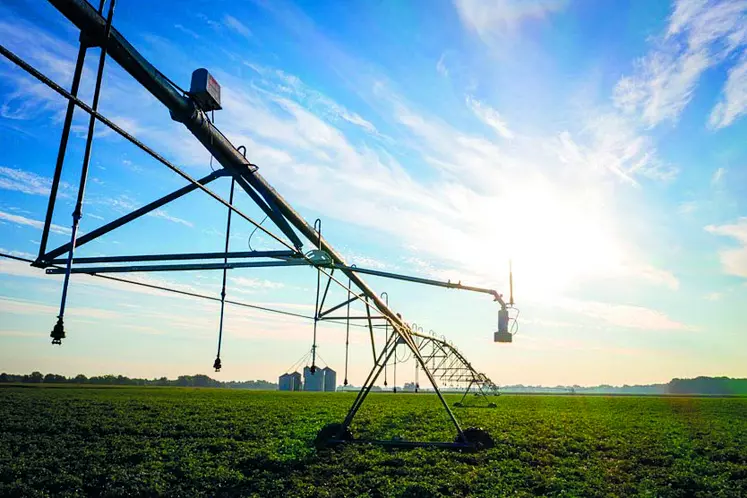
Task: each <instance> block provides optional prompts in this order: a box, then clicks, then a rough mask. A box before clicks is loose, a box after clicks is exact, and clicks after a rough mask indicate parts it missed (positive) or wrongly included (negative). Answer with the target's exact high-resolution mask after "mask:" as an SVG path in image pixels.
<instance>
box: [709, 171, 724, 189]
mask: <svg viewBox="0 0 747 498" xmlns="http://www.w3.org/2000/svg"><path fill="white" fill-rule="evenodd" d="M725 174H726V168H718V169H717V170H716V171H714V172H713V176H712V177H711V185H713V186H716V185H718V184H720V183H721V180H722V179H723V178H724V175H725Z"/></svg>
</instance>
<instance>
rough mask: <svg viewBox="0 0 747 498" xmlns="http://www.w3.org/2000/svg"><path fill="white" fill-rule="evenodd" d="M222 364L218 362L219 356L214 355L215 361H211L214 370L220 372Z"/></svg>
mask: <svg viewBox="0 0 747 498" xmlns="http://www.w3.org/2000/svg"><path fill="white" fill-rule="evenodd" d="M222 366H223V364H222V363H221V362H220V356H216V357H215V362H214V363H213V368H214V369H215V371H216V372H220V369H221V367H222Z"/></svg>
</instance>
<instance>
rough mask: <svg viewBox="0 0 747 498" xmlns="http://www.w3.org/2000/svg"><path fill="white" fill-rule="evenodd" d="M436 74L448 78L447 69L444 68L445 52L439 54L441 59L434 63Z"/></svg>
mask: <svg viewBox="0 0 747 498" xmlns="http://www.w3.org/2000/svg"><path fill="white" fill-rule="evenodd" d="M436 72H437V73H438V74H440V75H441V76H443V77H444V78H448V77H449V68H448V67H446V52H444V53H443V54H441V57H439V58H438V62H436Z"/></svg>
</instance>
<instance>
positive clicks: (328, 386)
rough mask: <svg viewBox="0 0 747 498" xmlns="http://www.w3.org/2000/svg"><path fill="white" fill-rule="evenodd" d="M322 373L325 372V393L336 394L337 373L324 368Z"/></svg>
mask: <svg viewBox="0 0 747 498" xmlns="http://www.w3.org/2000/svg"><path fill="white" fill-rule="evenodd" d="M322 372H324V391H325V392H335V391H336V390H337V372H335V371H334V370H332V369H331V368H329V367H324V368H323V369H322Z"/></svg>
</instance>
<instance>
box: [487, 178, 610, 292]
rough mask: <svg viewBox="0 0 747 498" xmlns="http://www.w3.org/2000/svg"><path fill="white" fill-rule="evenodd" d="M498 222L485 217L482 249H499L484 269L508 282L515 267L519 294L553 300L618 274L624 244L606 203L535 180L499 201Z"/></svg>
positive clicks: (585, 192) (586, 193)
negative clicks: (509, 269)
mask: <svg viewBox="0 0 747 498" xmlns="http://www.w3.org/2000/svg"><path fill="white" fill-rule="evenodd" d="M493 207H494V209H493V212H495V213H501V215H500V216H496V217H494V218H484V219H483V220H482V222H481V224H480V225H481V226H480V227H479V228H478V230H479V235H478V237H479V238H480V239H482V240H481V241H480V242H478V244H480V245H482V246H483V247H491V248H494V251H492V252H491V255H490V258H489V261H487V258H485V259H486V260H484V261H483V262H482V264H484V265H485V266H483V268H488V267H490V268H493V270H492V271H491V273H494V274H495V277H496V278H497V279H499V280H500V281H504V280H505V277H506V273H507V266H508V261H509V260H511V261H512V262H513V269H514V272H515V274H516V280H515V284H516V287H517V291H520V292H522V293H526V294H531V295H533V296H535V297H542V296H546V297H550V296H555V295H558V294H560V293H562V292H563V291H565V290H568V289H569V288H571V287H573V286H577V285H580V284H582V283H583V282H584V281H587V280H589V279H592V278H598V277H602V276H605V275H610V274H613V273H615V272H616V271H617V270H618V269H619V268H620V266H621V264H622V261H623V259H624V250H623V244H622V243H621V242H620V240H619V238H618V237H617V235H616V233H615V231H614V230H615V224H614V222H613V219H612V216H611V214H610V212H609V210H608V209H607V206H605V203H604V199H600V197H599V196H598V195H596V193H593V192H588V191H583V190H582V191H575V192H569V191H564V190H563V189H560V188H557V187H555V186H553V185H550V184H548V182H546V181H535V182H533V183H528V184H525V185H522V186H521V187H520V188H515V189H512V190H511V192H510V193H508V194H507V195H503V196H501V197H500V198H496V199H495V200H494V206H493Z"/></svg>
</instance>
